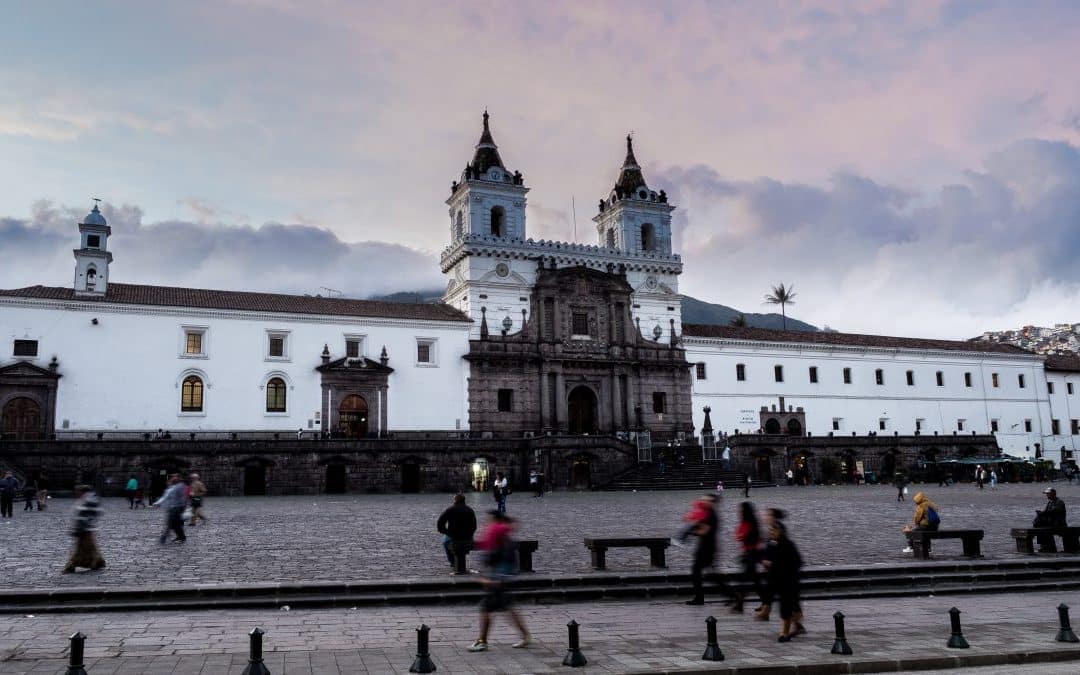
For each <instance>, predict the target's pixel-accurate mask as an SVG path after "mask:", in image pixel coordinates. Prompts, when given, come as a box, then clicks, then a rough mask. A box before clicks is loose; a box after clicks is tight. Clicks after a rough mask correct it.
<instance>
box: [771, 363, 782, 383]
mask: <svg viewBox="0 0 1080 675" xmlns="http://www.w3.org/2000/svg"><path fill="white" fill-rule="evenodd" d="M773 377H775V378H776V381H777V382H783V381H784V367H783V366H773Z"/></svg>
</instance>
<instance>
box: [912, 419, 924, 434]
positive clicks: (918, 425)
mask: <svg viewBox="0 0 1080 675" xmlns="http://www.w3.org/2000/svg"><path fill="white" fill-rule="evenodd" d="M924 424H926V420H925V419H923V418H921V417H917V418H915V431H918V432H922V428H923V425H924Z"/></svg>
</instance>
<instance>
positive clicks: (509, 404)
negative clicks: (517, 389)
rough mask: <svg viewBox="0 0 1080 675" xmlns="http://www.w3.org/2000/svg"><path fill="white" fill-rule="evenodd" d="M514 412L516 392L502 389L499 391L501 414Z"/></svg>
mask: <svg viewBox="0 0 1080 675" xmlns="http://www.w3.org/2000/svg"><path fill="white" fill-rule="evenodd" d="M513 410H514V390H513V389H500V390H499V412H513Z"/></svg>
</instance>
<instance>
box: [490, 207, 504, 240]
mask: <svg viewBox="0 0 1080 675" xmlns="http://www.w3.org/2000/svg"><path fill="white" fill-rule="evenodd" d="M504 229H506V211H504V210H503V207H501V206H493V207H491V236H493V237H501V236H503V230H504Z"/></svg>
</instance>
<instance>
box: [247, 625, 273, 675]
mask: <svg viewBox="0 0 1080 675" xmlns="http://www.w3.org/2000/svg"><path fill="white" fill-rule="evenodd" d="M248 635H250V636H251V647H250V650H251V653H250V654H249V655H248V664H247V668H244V673H243V675H270V669H269V668H267V667H266V664H265V663H263V655H262V652H263V650H262V639H263V635H266V633H265V631H263V629H261V628H259V627H258V626H256V627H255V628H252V629H251V632H250V633H248Z"/></svg>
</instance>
